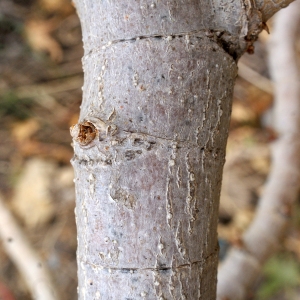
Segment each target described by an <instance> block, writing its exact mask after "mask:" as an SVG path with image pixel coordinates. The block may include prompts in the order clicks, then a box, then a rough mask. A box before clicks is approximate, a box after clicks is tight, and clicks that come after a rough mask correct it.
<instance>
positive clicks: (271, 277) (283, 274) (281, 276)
mask: <svg viewBox="0 0 300 300" xmlns="http://www.w3.org/2000/svg"><path fill="white" fill-rule="evenodd" d="M263 275H264V277H265V281H264V282H263V284H262V285H261V287H260V288H259V290H258V293H257V300H267V299H271V296H274V295H276V294H278V293H281V294H282V295H284V296H285V297H284V299H289V300H292V299H293V298H292V294H293V290H294V289H295V288H296V287H299V284H300V264H299V262H298V261H297V260H296V259H294V258H292V257H291V256H288V255H286V254H285V255H278V256H275V257H272V258H271V259H270V260H269V261H268V262H267V263H266V265H265V267H264V269H263Z"/></svg>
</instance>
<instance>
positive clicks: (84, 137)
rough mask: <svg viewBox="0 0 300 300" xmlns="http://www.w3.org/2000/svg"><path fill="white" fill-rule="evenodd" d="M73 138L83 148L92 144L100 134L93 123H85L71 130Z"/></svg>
mask: <svg viewBox="0 0 300 300" xmlns="http://www.w3.org/2000/svg"><path fill="white" fill-rule="evenodd" d="M70 133H71V136H72V138H73V139H74V140H75V141H76V142H78V143H79V144H80V145H81V146H86V145H88V144H89V143H91V142H92V141H93V140H94V139H95V138H96V136H97V134H98V129H97V128H96V127H95V125H94V124H93V123H91V122H88V121H84V122H82V123H79V124H76V125H73V126H72V127H71V128H70Z"/></svg>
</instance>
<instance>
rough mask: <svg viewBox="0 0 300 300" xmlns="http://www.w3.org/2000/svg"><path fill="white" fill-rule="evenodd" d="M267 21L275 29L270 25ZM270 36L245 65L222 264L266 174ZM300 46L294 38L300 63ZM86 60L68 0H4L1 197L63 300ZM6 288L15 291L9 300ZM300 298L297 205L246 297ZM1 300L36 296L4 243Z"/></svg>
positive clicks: (72, 240)
mask: <svg viewBox="0 0 300 300" xmlns="http://www.w3.org/2000/svg"><path fill="white" fill-rule="evenodd" d="M268 25H269V27H270V30H271V32H272V21H271V22H270V23H269V24H268ZM268 38H269V36H268V34H267V32H266V31H264V32H263V33H262V34H261V35H260V39H259V41H258V42H256V43H255V53H254V54H253V55H249V54H245V55H244V57H243V58H242V59H241V60H240V62H239V76H238V78H237V83H236V86H235V92H234V103H233V109H232V120H231V127H230V137H229V141H228V150H227V162H226V165H225V170H224V179H223V187H222V193H221V194H222V195H221V207H220V216H219V237H220V245H221V254H220V257H221V259H223V258H224V256H225V255H226V250H227V249H228V248H230V246H231V245H232V244H236V243H238V241H239V238H240V236H241V234H242V232H243V231H244V230H245V229H246V228H247V226H248V225H249V223H250V222H251V220H252V218H253V215H254V212H255V208H256V205H257V202H258V200H259V197H260V195H261V193H262V191H263V184H264V181H265V179H266V177H267V175H268V172H269V169H270V151H269V142H271V141H272V140H273V139H274V138H275V136H274V132H273V131H272V129H271V126H270V124H269V119H270V118H269V115H270V108H271V107H272V101H273V89H272V83H271V81H270V79H269V77H270V76H269V72H268V64H267V61H268V59H267V42H268ZM299 50H300V43H299V41H298V56H299V57H300V51H299ZM82 55H83V49H82V41H81V31H80V23H79V19H78V17H77V15H76V12H75V9H74V7H73V6H72V4H71V2H70V1H68V0H0V74H1V77H0V140H1V143H0V193H1V194H2V195H3V197H4V199H5V203H6V205H7V206H8V207H9V209H10V211H11V212H12V214H13V216H14V217H15V219H16V221H17V222H18V224H19V225H20V226H21V227H22V229H23V230H24V235H25V236H26V238H27V239H28V240H29V241H30V244H31V245H32V247H33V248H34V249H35V250H36V251H37V253H38V254H39V255H40V256H41V257H42V259H43V260H44V261H45V262H46V264H47V266H48V268H49V270H50V273H51V276H52V278H53V282H54V285H55V286H56V288H57V290H58V292H59V294H60V296H61V299H64V300H71V299H72V300H73V299H77V291H76V288H77V279H76V277H77V274H76V269H77V266H76V226H75V217H74V207H75V193H74V185H73V169H72V167H71V165H70V163H69V161H70V159H71V157H72V155H73V153H72V147H71V146H70V144H71V137H70V134H69V127H70V126H71V125H73V124H75V123H76V122H77V119H78V115H79V106H80V103H81V86H82V83H83V74H82V67H81V57H82ZM20 252H22V250H21V249H20ZM7 290H10V292H11V294H10V295H9V294H6V296H5V295H4V294H5V293H4V291H7ZM1 293H2V294H1ZM3 295H4V296H3ZM9 297H10V298H9ZM299 298H300V206H299V201H298V203H297V205H296V206H295V208H294V211H293V217H292V224H291V226H290V228H289V230H288V234H287V236H286V239H285V241H284V243H283V244H282V245H281V249H280V252H279V253H277V254H276V255H275V256H274V257H272V258H271V259H270V260H269V261H268V263H267V264H266V266H265V268H264V271H263V274H262V275H261V277H260V278H258V280H257V283H256V287H255V289H254V290H253V291H252V292H251V293H250V294H249V298H248V299H249V300H250V299H255V300H263V299H272V300H275V299H283V300H284V299H286V300H292V299H299ZM0 299H1V300H12V299H17V300H18V299H22V300H27V299H28V300H29V299H31V296H30V293H29V292H28V288H27V286H26V283H25V282H24V280H23V278H22V276H21V275H20V272H19V270H18V269H17V268H16V266H15V265H14V264H13V262H12V261H11V260H10V258H9V256H8V255H7V253H6V251H5V250H4V248H3V247H2V246H1V244H0Z"/></svg>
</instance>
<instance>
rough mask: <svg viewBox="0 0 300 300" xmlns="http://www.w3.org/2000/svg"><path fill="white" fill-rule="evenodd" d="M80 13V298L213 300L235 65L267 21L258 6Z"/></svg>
mask: <svg viewBox="0 0 300 300" xmlns="http://www.w3.org/2000/svg"><path fill="white" fill-rule="evenodd" d="M75 4H76V8H77V11H78V14H79V16H80V19H81V22H82V29H83V41H84V48H85V56H84V58H83V67H84V71H85V81H84V86H83V102H82V106H81V114H80V119H79V123H78V124H77V125H75V126H74V127H73V128H72V130H71V134H72V136H73V138H74V150H75V155H74V158H73V160H72V163H73V166H74V168H75V174H76V175H75V180H74V181H75V183H76V194H77V196H76V198H77V200H76V201H77V206H76V216H77V217H76V220H77V228H78V253H77V257H78V267H79V271H78V276H79V287H78V293H79V299H81V300H83V299H87V300H90V299H103V300H109V299H114V300H123V299H124V300H125V299H127V300H129V299H150V300H152V299H190V300H194V299H202V300H209V299H215V297H216V273H217V261H218V245H217V233H216V228H217V218H218V204H219V193H220V185H221V178H222V168H223V164H224V157H225V146H226V139H227V134H228V125H229V119H230V111H231V98H232V92H233V85H234V80H235V77H236V73H237V66H236V60H237V58H238V57H239V56H240V55H241V54H242V53H243V52H244V51H245V50H246V49H247V47H249V46H251V45H252V43H253V41H254V40H255V39H256V38H257V34H258V33H259V32H260V30H261V28H262V19H261V13H260V12H259V11H258V10H257V9H256V8H255V2H254V0H252V1H251V0H245V1H239V0H237V1H226V0H204V1H196V0H185V1H183V0H169V1H167V0H161V1H158V0H157V1H156V0H153V1H146V0H140V1H134V0H131V1H129V0H128V1H120V0H102V1H93V0H85V1H79V0H77V1H75Z"/></svg>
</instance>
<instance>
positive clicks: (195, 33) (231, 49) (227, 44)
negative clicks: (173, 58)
mask: <svg viewBox="0 0 300 300" xmlns="http://www.w3.org/2000/svg"><path fill="white" fill-rule="evenodd" d="M189 37H194V38H200V39H202V38H208V39H209V40H211V41H212V42H214V43H215V44H217V45H218V46H219V47H220V48H222V49H223V50H224V51H225V52H226V53H227V54H229V55H230V56H231V57H232V58H233V59H234V60H236V59H237V58H238V57H239V56H240V54H239V53H240V52H241V50H240V49H239V39H238V37H235V36H233V35H232V34H231V33H229V32H227V31H226V30H224V29H219V30H218V29H214V30H212V29H203V30H192V31H189V32H180V33H170V34H159V33H157V34H156V33H154V34H148V35H139V36H134V37H129V38H124V39H116V40H112V41H108V42H107V43H106V44H104V45H103V46H101V47H98V48H95V49H93V50H90V52H89V53H87V54H86V55H84V58H85V57H88V56H90V55H92V54H93V53H97V52H100V51H103V50H105V49H106V48H109V47H110V46H112V45H115V44H118V43H124V42H136V41H139V40H143V39H161V40H166V41H171V40H172V39H173V38H187V39H189Z"/></svg>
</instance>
